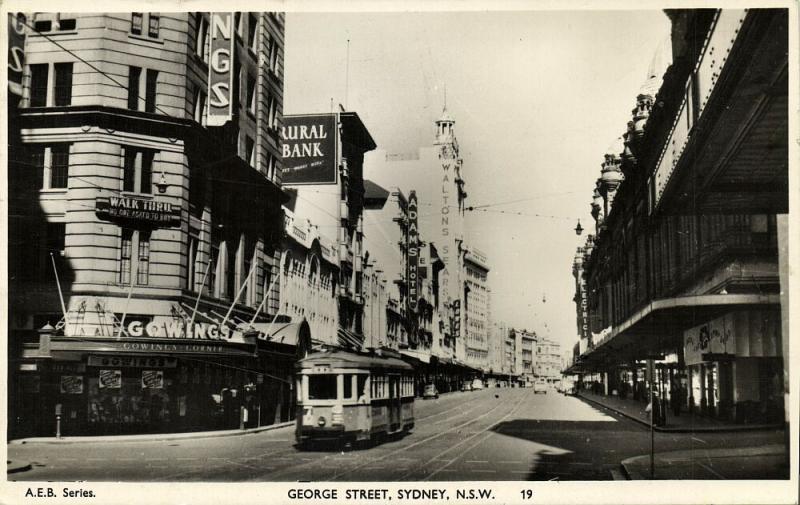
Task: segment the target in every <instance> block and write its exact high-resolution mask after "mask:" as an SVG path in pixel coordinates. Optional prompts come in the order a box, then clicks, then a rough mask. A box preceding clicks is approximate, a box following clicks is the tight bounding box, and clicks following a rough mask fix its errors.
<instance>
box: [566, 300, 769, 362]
mask: <svg viewBox="0 0 800 505" xmlns="http://www.w3.org/2000/svg"><path fill="white" fill-rule="evenodd" d="M770 305H773V306H776V307H778V306H779V305H780V295H777V294H765V295H761V294H758V295H755V294H724V295H723V294H712V295H697V296H681V297H675V298H665V299H661V300H654V301H653V302H651V303H649V304H647V305H646V306H645V307H643V308H642V309H641V310H639V311H638V312H636V313H635V314H633V315H632V316H631V317H629V318H628V319H627V320H625V321H624V322H623V323H622V324H620V325H618V326H616V327H613V328H611V330H610V331H609V332H607V334H606V335H605V336H604V337H603V339H602V340H600V341H598V342H595V343H594V347H593V348H592V349H589V350H588V351H587V352H585V353H584V354H582V355H581V356H579V357H578V359H577V360H576V362H575V363H574V364H573V365H572V366H570V367H569V368H568V369H567V370H565V372H566V373H581V372H593V371H598V370H601V369H603V368H604V367H605V365H607V364H609V363H610V362H611V361H615V362H626V361H632V360H635V359H647V358H648V357H651V356H653V355H657V354H659V353H663V352H665V351H666V352H669V351H673V350H675V349H679V348H682V346H683V331H684V330H687V329H689V328H692V327H693V326H696V325H698V324H701V323H704V322H706V321H709V320H711V319H714V318H716V317H719V316H721V315H723V314H725V313H727V312H731V311H734V310H742V309H746V308H758V307H761V308H764V307H766V306H770Z"/></svg>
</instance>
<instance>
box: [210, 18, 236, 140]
mask: <svg viewBox="0 0 800 505" xmlns="http://www.w3.org/2000/svg"><path fill="white" fill-rule="evenodd" d="M210 39H211V47H210V54H211V60H210V62H209V68H208V126H222V125H224V124H225V123H227V122H228V121H230V120H231V118H232V117H233V98H232V96H233V95H232V94H231V90H232V89H233V54H234V51H233V13H231V12H212V13H211V37H210Z"/></svg>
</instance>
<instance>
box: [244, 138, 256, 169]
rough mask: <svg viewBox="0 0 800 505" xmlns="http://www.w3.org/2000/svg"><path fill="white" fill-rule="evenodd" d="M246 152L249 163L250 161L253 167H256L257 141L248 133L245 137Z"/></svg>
mask: <svg viewBox="0 0 800 505" xmlns="http://www.w3.org/2000/svg"><path fill="white" fill-rule="evenodd" d="M244 152H245V156H246V157H247V163H249V164H250V166H251V167H255V166H256V143H255V141H254V140H253V139H252V138H250V136H249V135H246V136H245V137H244Z"/></svg>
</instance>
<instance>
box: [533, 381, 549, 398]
mask: <svg viewBox="0 0 800 505" xmlns="http://www.w3.org/2000/svg"><path fill="white" fill-rule="evenodd" d="M533 393H534V394H537V395H538V394H539V393H544V394H547V383H546V382H536V383H534V384H533Z"/></svg>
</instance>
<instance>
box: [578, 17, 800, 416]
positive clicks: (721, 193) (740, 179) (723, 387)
mask: <svg viewBox="0 0 800 505" xmlns="http://www.w3.org/2000/svg"><path fill="white" fill-rule="evenodd" d="M667 15H668V16H669V17H670V20H671V22H672V38H671V40H672V44H671V53H670V54H669V57H670V59H669V60H668V61H665V62H664V63H665V64H664V65H662V66H661V67H660V69H659V70H658V71H656V72H653V70H654V68H651V74H650V75H649V76H648V82H647V83H646V84H645V86H644V87H643V88H642V91H641V92H640V94H639V96H637V99H636V107H635V108H634V110H633V114H632V118H631V121H630V122H629V123H628V129H627V131H626V133H625V135H624V136H623V138H622V139H621V140H623V141H624V142H623V143H616V144H615V145H614V148H613V149H612V150H610V151H609V152H608V153H607V154H606V155H605V159H604V161H603V164H602V171H601V176H600V179H599V180H598V182H597V184H596V188H595V194H594V195H593V202H592V207H593V214H594V216H595V219H596V223H597V227H596V232H597V233H596V237H595V238H594V240H593V241H592V242H591V244H590V243H588V242H587V246H589V245H591V246H592V247H591V248H588V247H587V250H586V251H585V252H584V255H583V257H582V258H581V262H580V265H577V262H578V260H577V258H576V268H578V267H579V268H580V269H582V271H583V273H582V275H583V278H584V279H585V282H586V291H587V293H588V312H589V314H588V317H589V329H590V332H591V335H590V342H589V345H588V347H587V349H586V350H585V351H583V352H582V353H581V356H579V357H578V360H577V363H576V365H573V367H572V370H573V371H575V370H582V371H584V372H594V373H600V374H601V377H602V380H603V382H604V383H605V388H604V389H605V391H608V392H614V391H616V392H618V393H619V392H623V394H627V393H631V394H632V395H633V396H634V397H635V398H637V399H641V400H642V401H646V399H647V397H648V393H647V391H648V390H649V385H648V384H647V383H646V382H645V377H644V363H645V360H647V359H653V360H654V361H655V363H656V365H655V368H656V373H655V380H654V382H653V385H654V388H655V390H654V393H656V395H657V396H658V397H659V398H660V399H662V400H665V401H669V402H670V403H672V404H673V408H676V406H679V407H680V409H683V410H689V411H691V412H695V413H701V414H703V415H708V416H714V417H718V418H721V419H725V420H729V421H734V422H756V421H761V422H769V421H776V420H781V418H782V416H783V412H784V406H783V403H784V402H783V397H784V395H785V389H786V388H785V386H784V384H788V380H787V379H786V377H788V375H787V374H788V372H787V371H786V368H785V366H784V357H785V340H786V335H785V333H784V331H783V328H782V320H784V321H785V314H783V316H782V310H785V309H782V301H781V295H780V292H781V284H782V283H785V282H784V281H785V279H784V278H785V274H783V273H782V270H781V268H780V262H779V257H780V251H781V250H782V249H783V245H782V244H784V243H785V240H786V236H785V235H784V234H783V233H782V231H781V230H785V229H784V228H783V227H782V225H781V223H782V222H784V219H785V218H784V217H783V216H782V215H783V214H785V213H786V212H787V210H788V195H787V193H786V190H785V188H786V181H787V177H788V174H787V170H786V167H787V160H788V158H787V156H788V152H787V146H786V143H785V142H783V140H781V141H777V140H776V141H775V142H773V143H770V141H769V140H767V138H773V137H772V136H771V135H773V134H774V135H777V136H778V137H780V136H781V135H782V134H783V133H784V132H785V131H786V128H787V123H788V115H787V112H786V111H787V108H786V104H787V102H786V100H787V93H788V85H787V77H786V76H787V74H786V72H787V60H786V48H787V43H788V40H787V14H786V12H785V11H781V10H770V9H765V10H760V9H756V10H734V9H732V10H727V9H723V10H670V11H667ZM697 34H703V35H702V36H697ZM655 103H658V104H659V106H658V107H655V106H654V104H655ZM768 132H771V133H768ZM778 137H774V138H778ZM781 138H782V137H781ZM756 158H758V159H759V160H760V161H759V162H757V163H756V162H754V161H753V160H754V159H756ZM697 181H702V183H698V182H697ZM578 296H579V293H578V294H576V299H577V298H578Z"/></svg>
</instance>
